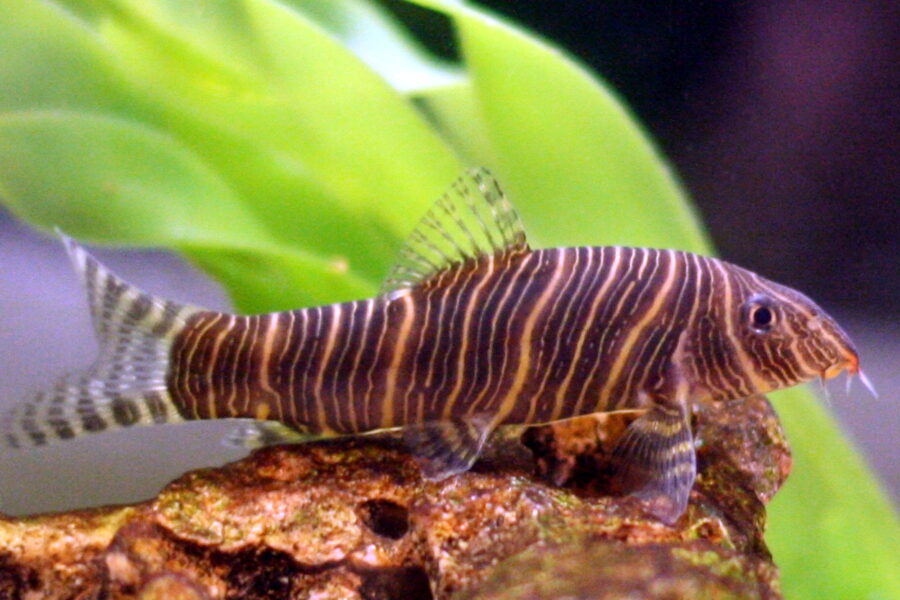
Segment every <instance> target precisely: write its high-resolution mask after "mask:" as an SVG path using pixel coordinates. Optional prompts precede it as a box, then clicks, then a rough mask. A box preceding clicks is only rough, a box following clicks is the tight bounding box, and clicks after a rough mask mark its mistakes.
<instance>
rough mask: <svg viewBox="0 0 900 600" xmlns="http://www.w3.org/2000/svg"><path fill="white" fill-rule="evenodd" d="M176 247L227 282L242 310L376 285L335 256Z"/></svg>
mask: <svg viewBox="0 0 900 600" xmlns="http://www.w3.org/2000/svg"><path fill="white" fill-rule="evenodd" d="M180 249H181V250H182V251H183V252H185V253H187V255H188V256H189V257H190V259H191V260H192V261H193V262H195V263H196V264H197V265H198V266H200V267H201V268H203V269H204V270H205V271H207V272H208V273H210V274H211V275H212V276H213V277H215V278H216V279H218V280H219V281H222V282H226V283H228V284H229V285H228V289H229V293H230V295H231V299H232V301H233V302H234V303H235V304H236V305H238V306H240V307H241V310H242V311H244V312H246V313H265V312H271V311H278V310H291V309H295V308H297V307H298V306H321V305H323V304H330V303H332V302H337V301H342V302H345V301H348V300H357V299H360V298H368V297H370V296H372V294H374V293H375V290H376V289H377V288H376V284H375V282H374V281H372V280H366V279H359V278H357V277H354V276H353V275H352V274H350V273H349V272H348V269H347V263H346V262H345V261H344V260H343V259H341V258H334V259H332V260H327V259H324V258H322V257H319V256H314V255H308V254H304V253H300V252H295V251H293V250H289V249H281V250H278V249H268V248H264V249H261V248H253V247H247V248H236V247H226V246H214V245H211V244H210V245H206V246H192V245H183V246H181V247H180Z"/></svg>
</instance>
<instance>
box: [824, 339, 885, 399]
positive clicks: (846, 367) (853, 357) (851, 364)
mask: <svg viewBox="0 0 900 600" xmlns="http://www.w3.org/2000/svg"><path fill="white" fill-rule="evenodd" d="M844 371H847V392H848V393H849V392H850V383H851V382H852V381H853V377H854V376H858V377H859V380H860V382H861V383H862V384H863V386H864V387H865V388H866V389H867V390H868V391H869V393H870V394H872V397H874V398H878V392H877V391H876V390H875V386H873V385H872V382H871V381H869V378H868V377H866V374H865V373H863V371H862V369H861V368H860V367H859V354H857V353H856V351H855V350H850V349H848V350H845V351H844V360H842V361H840V362H837V363H835V364H833V365H831V366H830V367H828V368H827V369H825V370H823V371H822V375H821V377H822V381H825V380H827V379H833V378H835V377H837V376H838V375H840V374H841V373H843V372H844Z"/></svg>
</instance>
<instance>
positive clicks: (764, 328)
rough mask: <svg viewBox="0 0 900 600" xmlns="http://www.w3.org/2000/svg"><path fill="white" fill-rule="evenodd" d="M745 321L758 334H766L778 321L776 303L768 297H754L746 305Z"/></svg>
mask: <svg viewBox="0 0 900 600" xmlns="http://www.w3.org/2000/svg"><path fill="white" fill-rule="evenodd" d="M743 312H744V315H745V321H746V322H747V324H748V325H750V328H751V329H752V330H753V331H755V332H756V333H766V332H768V331H770V330H771V329H772V327H773V326H774V325H775V321H776V317H777V315H776V310H775V306H774V303H773V302H772V300H771V299H770V298H768V297H767V296H759V295H757V296H753V297H752V298H750V300H748V301H747V302H746V303H745V304H744V311H743Z"/></svg>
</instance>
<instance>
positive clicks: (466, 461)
mask: <svg viewBox="0 0 900 600" xmlns="http://www.w3.org/2000/svg"><path fill="white" fill-rule="evenodd" d="M492 430H493V423H492V419H491V418H490V417H489V416H487V415H475V416H472V417H466V418H459V419H451V420H448V421H430V422H428V423H422V424H420V425H411V426H409V427H406V428H405V429H404V430H403V440H404V442H406V445H407V446H408V447H409V448H410V450H411V451H412V453H413V455H414V456H415V457H416V460H417V461H418V462H419V465H420V467H421V469H422V474H423V475H424V476H425V478H426V479H430V480H441V479H446V478H447V477H450V476H451V475H455V474H457V473H462V472H464V471H468V470H469V469H470V468H471V467H472V465H473V464H474V463H475V461H476V460H477V459H478V457H479V456H480V455H481V451H482V449H483V448H484V443H485V441H487V438H488V436H489V435H490V433H491V431H492Z"/></svg>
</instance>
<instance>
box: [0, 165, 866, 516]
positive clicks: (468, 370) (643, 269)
mask: <svg viewBox="0 0 900 600" xmlns="http://www.w3.org/2000/svg"><path fill="white" fill-rule="evenodd" d="M63 241H64V242H65V245H66V248H67V249H68V252H69V254H70V256H71V259H72V262H73V263H74V265H75V268H76V270H77V271H78V273H79V274H80V276H81V279H82V281H83V282H84V285H85V287H86V289H87V295H88V302H89V305H90V310H91V315H92V317H93V322H94V326H95V329H96V333H97V337H98V339H99V340H100V353H99V357H98V358H97V360H96V362H95V363H94V365H93V366H92V367H91V368H89V369H87V370H86V371H84V372H83V373H77V374H74V375H70V376H66V377H64V378H62V379H60V380H59V382H58V383H57V384H56V385H55V386H54V387H53V388H52V389H50V390H48V391H46V392H44V393H41V394H39V395H38V396H37V397H36V398H34V399H33V400H32V401H30V402H28V403H26V404H24V405H22V406H21V407H19V408H17V409H15V410H14V411H13V412H11V413H10V414H9V415H8V416H7V417H6V418H5V419H4V421H3V423H2V424H0V436H2V438H3V441H4V442H5V445H6V446H10V447H22V446H30V445H43V444H47V443H49V442H52V441H56V440H66V439H70V438H74V437H76V436H79V435H81V434H84V433H89V432H99V431H108V430H110V429H113V428H121V427H131V426H135V425H147V424H161V423H172V422H178V421H182V420H191V419H221V418H239V419H254V420H259V421H262V422H267V423H268V424H269V425H268V426H265V427H262V428H259V429H255V431H257V432H261V433H259V435H260V436H261V437H262V438H264V439H263V441H283V440H289V439H305V438H306V437H310V436H312V437H317V436H330V435H353V434H362V433H367V432H374V431H383V430H389V429H394V428H402V429H403V432H404V437H405V439H406V441H407V442H408V444H409V446H410V448H411V451H412V452H413V453H414V455H415V456H416V457H417V458H418V459H419V460H420V464H421V465H422V469H423V473H424V475H425V476H426V477H429V478H433V479H437V478H443V477H447V476H449V475H452V474H454V473H459V472H461V471H465V470H466V469H468V468H469V467H470V466H471V465H472V463H473V462H474V461H475V460H476V459H477V457H478V455H479V453H480V452H481V450H482V447H483V445H484V443H485V440H486V439H487V437H488V436H489V434H490V433H491V432H492V431H493V430H494V429H495V428H497V427H498V426H501V425H509V424H535V425H536V424H544V423H549V422H554V421H558V420H563V419H568V418H572V417H576V416H580V415H585V414H590V413H596V412H610V411H623V410H628V411H636V412H639V413H640V414H641V416H640V417H639V418H637V419H636V420H635V421H634V422H633V423H632V424H631V425H630V426H629V428H628V429H627V431H626V433H625V434H624V435H623V436H622V438H621V439H620V440H619V441H618V443H617V445H616V447H615V450H614V452H613V464H614V465H615V469H616V473H617V477H619V478H620V481H621V482H624V483H625V484H626V489H628V490H630V491H632V492H633V494H634V495H637V496H638V497H641V498H644V499H646V500H648V501H650V502H651V504H652V506H654V507H655V509H654V510H655V512H656V514H658V515H659V516H660V517H661V518H663V519H665V520H667V521H672V520H674V519H675V518H677V517H678V515H680V514H681V513H682V512H683V511H684V509H685V506H686V504H687V500H688V495H689V492H690V489H691V486H692V485H693V482H694V478H695V474H696V467H695V455H694V441H693V438H692V435H691V430H690V426H689V421H688V414H689V411H690V409H691V407H692V406H694V405H697V404H703V403H708V402H718V401H724V400H731V399H739V398H744V397H747V396H750V395H752V394H763V393H766V392H769V391H771V390H776V389H780V388H784V387H788V386H791V385H795V384H797V383H800V382H804V381H807V380H810V379H813V378H815V377H822V378H830V377H834V376H835V375H837V374H838V373H840V372H841V371H843V370H847V371H849V373H851V374H854V373H858V372H859V359H858V355H857V352H856V350H855V349H854V347H853V345H852V344H851V343H850V341H849V339H848V337H847V335H846V334H845V333H844V332H843V331H842V330H841V328H840V327H839V326H838V325H837V324H836V323H835V322H834V321H833V320H832V319H831V318H830V317H829V316H828V315H827V314H825V312H824V311H823V310H822V309H820V308H819V307H818V306H816V305H815V304H814V303H813V302H812V301H811V300H809V299H808V298H807V297H805V296H803V295H802V294H800V293H798V292H796V291H794V290H792V289H789V288H787V287H784V286H782V285H779V284H776V283H773V282H771V281H768V280H766V279H764V278H762V277H760V276H759V275H756V274H755V273H751V272H750V271H747V270H744V269H742V268H740V267H737V266H734V265H731V264H728V263H726V262H723V261H720V260H716V259H714V258H707V257H704V256H698V255H696V254H690V253H687V252H680V251H675V250H655V249H648V248H625V247H590V248H588V247H583V248H550V249H544V250H532V249H531V248H530V247H529V246H528V243H527V241H526V237H525V233H524V230H523V228H522V225H521V223H520V221H519V218H518V216H517V215H516V212H515V210H514V209H513V207H512V206H511V205H510V203H509V201H508V200H507V199H506V197H505V196H504V195H503V193H502V192H501V189H500V187H499V185H498V184H497V182H496V181H495V180H494V179H493V178H492V177H491V176H490V174H488V173H487V172H486V171H484V170H475V171H472V172H469V173H467V174H466V175H464V176H463V177H461V178H460V179H459V180H457V181H456V182H455V183H454V184H453V186H452V187H451V189H450V190H448V192H447V193H446V194H445V195H444V196H442V197H441V198H440V199H439V200H438V201H437V202H436V203H435V205H434V206H433V208H432V209H431V211H430V212H429V213H428V214H427V215H426V216H425V217H424V219H423V220H422V222H421V223H420V225H419V226H418V227H417V228H416V230H415V231H414V232H413V233H412V235H411V236H410V238H409V240H408V242H407V244H406V245H405V246H404V248H403V249H402V251H401V253H400V259H399V261H398V263H397V265H396V266H395V267H394V269H393V270H392V271H391V273H390V275H389V277H388V278H387V281H386V283H385V287H384V289H383V291H382V293H381V294H380V295H378V296H377V297H375V298H371V299H368V300H359V301H354V302H345V303H341V304H332V305H329V306H317V307H312V308H305V309H299V310H293V311H288V312H278V313H271V314H263V315H253V316H241V315H235V314H228V313H224V312H216V311H210V310H204V309H201V308H198V307H194V306H186V305H181V304H177V303H174V302H170V301H168V300H163V299H159V298H155V297H153V296H151V295H149V294H146V293H144V292H142V291H140V290H138V289H136V288H135V287H133V286H131V285H129V284H128V283H126V282H125V281H123V280H122V279H120V278H119V277H117V276H116V275H114V274H112V273H111V272H110V271H109V270H108V269H106V268H105V267H104V266H103V265H102V264H100V263H99V262H98V261H97V260H96V259H94V258H93V257H92V256H91V255H90V254H88V252H87V251H85V249H84V248H82V247H81V246H79V245H78V244H76V243H75V242H74V241H72V240H71V239H69V238H66V237H64V236H63ZM251 431H254V429H252V428H251Z"/></svg>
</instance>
